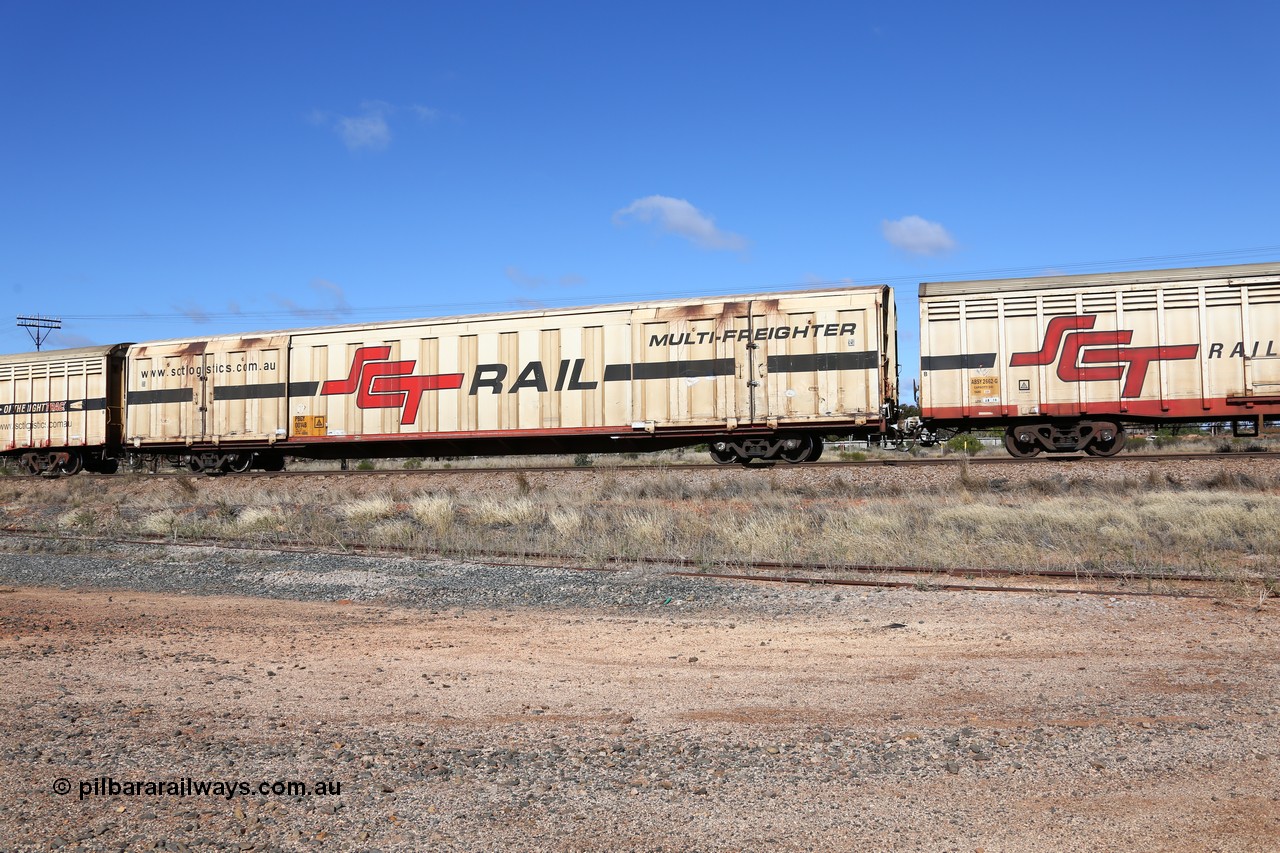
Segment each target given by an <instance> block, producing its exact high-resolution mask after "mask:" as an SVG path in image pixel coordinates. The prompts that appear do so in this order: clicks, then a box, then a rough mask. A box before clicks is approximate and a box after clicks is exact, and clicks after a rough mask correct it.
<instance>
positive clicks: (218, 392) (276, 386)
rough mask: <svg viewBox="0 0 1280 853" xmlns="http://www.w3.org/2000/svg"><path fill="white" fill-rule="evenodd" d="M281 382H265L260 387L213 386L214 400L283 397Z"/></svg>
mask: <svg viewBox="0 0 1280 853" xmlns="http://www.w3.org/2000/svg"><path fill="white" fill-rule="evenodd" d="M284 389H285V385H284V383H283V382H265V383H263V384H260V385H214V386H213V399H215V400H263V399H267V398H270V397H283V396H284Z"/></svg>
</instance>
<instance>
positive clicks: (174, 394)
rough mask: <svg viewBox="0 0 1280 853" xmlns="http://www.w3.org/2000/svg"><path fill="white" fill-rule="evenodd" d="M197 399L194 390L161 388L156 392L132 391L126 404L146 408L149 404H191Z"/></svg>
mask: <svg viewBox="0 0 1280 853" xmlns="http://www.w3.org/2000/svg"><path fill="white" fill-rule="evenodd" d="M195 398H196V392H195V389H194V388H159V389H157V390H155V391H130V392H129V393H128V395H126V397H125V402H126V403H128V404H129V405H130V406H145V405H147V404H148V403H190V402H191V401H193V400H195Z"/></svg>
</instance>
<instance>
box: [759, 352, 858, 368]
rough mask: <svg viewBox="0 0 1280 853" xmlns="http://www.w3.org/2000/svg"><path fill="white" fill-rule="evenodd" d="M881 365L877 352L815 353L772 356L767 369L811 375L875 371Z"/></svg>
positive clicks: (769, 358) (766, 363)
mask: <svg viewBox="0 0 1280 853" xmlns="http://www.w3.org/2000/svg"><path fill="white" fill-rule="evenodd" d="M879 364H880V353H878V352H876V351H875V350H864V351H861V352H815V353H806V354H803V355H771V356H769V357H768V358H767V359H766V360H765V369H766V370H768V371H769V372H770V373H809V372H812V371H815V370H875V369H876V367H878V366H879Z"/></svg>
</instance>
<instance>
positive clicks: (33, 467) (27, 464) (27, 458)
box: [18, 453, 40, 475]
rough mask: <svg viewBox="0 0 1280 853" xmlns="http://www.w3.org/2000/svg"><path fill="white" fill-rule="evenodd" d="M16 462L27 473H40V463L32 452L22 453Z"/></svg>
mask: <svg viewBox="0 0 1280 853" xmlns="http://www.w3.org/2000/svg"><path fill="white" fill-rule="evenodd" d="M18 464H19V465H20V466H21V467H22V470H23V471H26V472H27V473H28V474H33V475H34V474H39V473H40V463H39V462H37V461H36V457H35V454H34V453H27V454H25V455H23V457H22V460H21V461H20V462H19V463H18Z"/></svg>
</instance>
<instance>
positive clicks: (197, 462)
mask: <svg viewBox="0 0 1280 853" xmlns="http://www.w3.org/2000/svg"><path fill="white" fill-rule="evenodd" d="M187 470H188V471H190V472H191V473H192V474H199V473H200V472H201V471H203V470H204V462H203V461H201V459H200V457H199V456H188V457H187Z"/></svg>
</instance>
